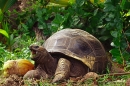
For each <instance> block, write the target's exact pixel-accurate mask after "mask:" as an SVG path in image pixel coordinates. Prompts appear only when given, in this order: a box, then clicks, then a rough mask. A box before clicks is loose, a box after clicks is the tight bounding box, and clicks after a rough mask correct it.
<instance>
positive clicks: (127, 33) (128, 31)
mask: <svg viewBox="0 0 130 86" xmlns="http://www.w3.org/2000/svg"><path fill="white" fill-rule="evenodd" d="M125 35H126V36H128V37H130V29H128V30H126V31H125Z"/></svg>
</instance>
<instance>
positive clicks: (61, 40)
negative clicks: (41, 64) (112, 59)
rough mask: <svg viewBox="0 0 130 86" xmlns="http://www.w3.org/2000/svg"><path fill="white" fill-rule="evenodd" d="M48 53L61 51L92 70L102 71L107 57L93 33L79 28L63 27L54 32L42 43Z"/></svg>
mask: <svg viewBox="0 0 130 86" xmlns="http://www.w3.org/2000/svg"><path fill="white" fill-rule="evenodd" d="M44 47H45V48H46V49H47V51H48V52H50V53H55V52H59V53H63V54H65V55H67V56H69V57H71V58H74V59H77V60H80V61H82V62H83V63H84V64H86V65H87V66H88V67H89V68H90V69H91V70H93V71H98V72H100V71H102V70H104V68H105V67H106V65H107V62H108V59H107V57H106V52H105V50H104V47H103V46H102V44H101V42H100V41H99V40H98V39H97V38H95V37H94V36H93V35H91V34H89V33H88V32H86V31H83V30H80V29H63V30H61V31H58V32H56V33H54V34H53V35H52V36H51V37H49V38H48V39H47V40H46V42H45V43H44Z"/></svg>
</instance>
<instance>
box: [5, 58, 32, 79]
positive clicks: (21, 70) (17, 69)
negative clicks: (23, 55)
mask: <svg viewBox="0 0 130 86" xmlns="http://www.w3.org/2000/svg"><path fill="white" fill-rule="evenodd" d="M32 69H34V65H33V64H32V63H31V62H30V61H28V60H26V59H18V60H8V61H7V62H5V63H4V65H3V71H4V76H5V77H8V76H9V75H12V74H17V75H21V76H23V75H24V74H25V73H26V72H28V71H29V70H32Z"/></svg>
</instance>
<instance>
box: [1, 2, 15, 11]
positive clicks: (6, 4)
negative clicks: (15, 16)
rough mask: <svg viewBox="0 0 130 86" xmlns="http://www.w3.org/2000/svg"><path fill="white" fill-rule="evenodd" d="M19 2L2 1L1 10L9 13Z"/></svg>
mask: <svg viewBox="0 0 130 86" xmlns="http://www.w3.org/2000/svg"><path fill="white" fill-rule="evenodd" d="M16 1H17V0H0V9H1V10H2V11H3V12H5V11H7V10H8V9H9V8H10V7H11V6H12V5H13V4H14V3H15V2H16Z"/></svg>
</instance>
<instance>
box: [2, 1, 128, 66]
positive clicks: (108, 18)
mask: <svg viewBox="0 0 130 86" xmlns="http://www.w3.org/2000/svg"><path fill="white" fill-rule="evenodd" d="M63 1H64V0H61V2H56V0H51V2H48V1H47V0H35V1H33V0H32V1H29V2H28V4H29V6H27V7H26V8H25V9H24V10H22V11H17V10H16V9H14V10H13V11H11V12H10V11H6V12H5V13H1V12H0V14H2V15H3V19H4V21H6V22H4V23H3V24H4V25H5V27H4V28H2V29H5V28H7V29H6V32H7V33H8V35H9V37H8V39H6V42H5V43H3V42H1V45H0V49H1V51H0V53H4V54H5V55H4V54H3V55H2V56H1V57H0V58H1V62H4V61H5V60H6V57H7V58H8V59H17V58H28V59H29V55H30V54H29V52H28V48H27V47H28V46H29V45H30V44H32V43H34V42H35V39H34V38H35V33H34V31H33V29H32V28H33V26H34V25H35V23H38V28H39V29H40V30H42V33H43V34H44V36H46V37H49V36H50V35H52V34H53V33H55V32H57V31H59V30H61V29H64V28H79V29H82V30H85V31H87V32H89V33H91V34H93V35H94V36H95V37H97V38H98V39H99V40H100V41H101V42H102V43H103V44H104V47H105V49H106V51H107V52H110V53H111V55H112V59H113V60H114V61H116V62H118V63H120V64H123V65H124V66H125V65H126V64H129V61H130V59H129V57H130V51H129V49H130V47H129V41H130V29H129V28H130V26H129V21H130V20H129V19H130V10H129V9H130V6H129V4H130V1H129V0H106V1H104V0H66V1H68V2H63ZM52 2H53V3H52ZM12 14H15V15H17V16H16V17H15V18H14V19H13V21H11V18H10V17H11V16H12ZM0 19H1V18H0ZM2 22H3V21H2ZM12 23H13V24H16V26H17V27H16V28H14V26H13V25H12ZM5 36H6V35H5ZM6 37H7V36H6ZM32 37H33V38H32ZM8 50H9V51H8ZM12 52H13V54H14V57H12ZM8 54H9V55H8Z"/></svg>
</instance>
